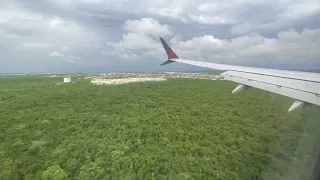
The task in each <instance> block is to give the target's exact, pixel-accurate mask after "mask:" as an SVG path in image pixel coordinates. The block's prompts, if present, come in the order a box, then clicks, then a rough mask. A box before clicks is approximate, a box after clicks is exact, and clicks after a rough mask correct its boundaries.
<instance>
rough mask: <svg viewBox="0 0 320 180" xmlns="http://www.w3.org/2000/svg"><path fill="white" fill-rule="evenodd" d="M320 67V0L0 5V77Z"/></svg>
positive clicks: (3, 1) (32, 0) (15, 1)
mask: <svg viewBox="0 0 320 180" xmlns="http://www.w3.org/2000/svg"><path fill="white" fill-rule="evenodd" d="M159 37H163V38H164V39H165V40H166V41H167V42H168V43H169V44H170V45H171V46H172V48H173V49H174V50H175V52H176V53H177V54H178V55H179V56H180V57H182V58H185V59H195V60H202V61H208V62H217V63H226V64H237V65H249V66H258V67H271V68H281V69H283V68H320V49H319V47H320V2H319V0H229V1H225V0H215V1H213V0H212V1H205V0H188V1H185V0H154V1H151V0H28V1H27V0H0V73H8V72H79V71H82V72H83V71H85V72H94V71H99V72H107V71H168V70H191V69H194V67H192V66H189V65H181V64H177V63H176V64H170V65H167V66H160V65H159V64H160V63H161V62H163V61H165V60H166V59H167V56H166V54H165V51H164V50H163V49H162V45H161V43H160V41H159Z"/></svg>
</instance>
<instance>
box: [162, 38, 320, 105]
mask: <svg viewBox="0 0 320 180" xmlns="http://www.w3.org/2000/svg"><path fill="white" fill-rule="evenodd" d="M160 40H161V43H162V45H163V47H164V49H165V51H166V53H167V55H168V60H167V61H165V62H164V63H162V64H161V65H166V64H170V63H173V62H180V63H184V64H189V65H194V66H200V67H206V68H211V69H217V70H223V71H225V72H223V73H222V74H221V75H222V76H223V78H224V79H225V80H230V81H234V82H237V83H239V85H238V86H237V87H236V88H235V89H234V90H233V91H232V94H235V93H238V92H241V91H243V90H245V89H248V88H249V87H255V88H258V89H262V90H266V91H269V92H273V93H276V94H280V95H283V96H287V97H291V98H293V99H295V102H294V103H293V104H292V106H291V107H290V108H289V111H294V110H296V109H298V108H300V107H303V106H304V105H306V104H315V105H320V74H318V73H311V72H299V71H286V70H276V69H266V68H255V67H246V66H235V65H227V64H218V63H209V62H202V61H194V60H187V59H182V58H180V57H179V56H178V55H177V54H176V53H175V52H174V51H173V50H172V49H171V48H170V47H169V45H168V44H167V43H166V42H165V41H164V40H163V39H162V38H160Z"/></svg>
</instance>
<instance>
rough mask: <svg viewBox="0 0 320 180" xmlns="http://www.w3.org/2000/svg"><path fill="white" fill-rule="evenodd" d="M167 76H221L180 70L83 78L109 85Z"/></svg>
mask: <svg viewBox="0 0 320 180" xmlns="http://www.w3.org/2000/svg"><path fill="white" fill-rule="evenodd" d="M169 78H187V79H209V80H221V79H223V77H221V76H219V75H214V74H204V73H180V72H164V73H99V74H91V75H89V76H87V77H85V79H92V80H91V83H92V84H94V85H102V84H106V85H111V84H125V83H133V82H146V81H165V80H167V79H169Z"/></svg>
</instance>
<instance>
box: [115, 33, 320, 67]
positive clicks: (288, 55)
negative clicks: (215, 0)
mask: <svg viewBox="0 0 320 180" xmlns="http://www.w3.org/2000/svg"><path fill="white" fill-rule="evenodd" d="M167 42H168V39H167ZM169 42H170V43H171V46H172V47H173V49H174V51H176V53H177V54H178V56H181V57H182V58H186V59H188V58H189V59H198V60H204V59H205V60H206V61H211V62H223V63H238V62H258V61H261V60H274V61H279V62H287V63H297V62H300V63H301V62H315V61H318V59H319V58H320V51H318V50H317V49H318V47H319V46H320V29H304V30H303V31H302V32H301V33H299V32H296V31H295V30H293V29H289V30H286V31H281V32H279V33H278V35H277V37H275V38H266V37H263V36H261V35H259V34H252V35H245V36H240V37H237V38H233V39H219V38H216V37H214V36H212V35H205V36H200V37H193V38H191V39H189V40H186V41H180V40H178V39H176V38H172V39H171V40H170V41H169ZM109 46H111V47H113V50H114V51H115V52H118V55H121V56H124V55H126V59H130V58H134V59H137V58H136V57H141V58H142V59H143V58H153V59H162V60H165V59H166V55H165V51H164V49H163V48H162V45H161V43H160V41H159V40H158V39H154V38H153V37H151V36H149V35H148V33H145V34H143V33H139V34H137V33H135V32H129V33H128V34H125V35H123V38H122V40H121V41H119V42H117V43H109ZM128 52H129V53H130V56H129V55H127V53H128Z"/></svg>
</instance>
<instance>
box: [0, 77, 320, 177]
mask: <svg viewBox="0 0 320 180" xmlns="http://www.w3.org/2000/svg"><path fill="white" fill-rule="evenodd" d="M59 81H61V78H49V77H41V76H25V77H20V76H18V77H16V76H15V77H9V78H2V79H0V98H1V99H0V102H1V103H0V114H1V119H0V123H1V129H0V130H1V131H0V179H10V180H14V179H30V180H31V179H32V180H33V179H79V180H84V179H207V178H209V179H267V178H268V179H269V178H270V179H280V177H281V178H283V177H288V178H289V177H290V175H292V172H297V171H296V169H299V170H300V173H301V168H302V167H303V168H305V169H308V170H311V169H312V161H311V162H310V159H309V160H308V159H307V160H306V159H305V158H303V156H305V155H306V153H308V154H309V155H311V156H310V157H311V159H312V157H314V153H315V152H314V149H315V148H316V144H317V143H319V139H318V137H319V136H318V131H317V130H314V129H312V128H314V127H316V126H319V125H320V124H319V123H318V122H317V121H312V122H311V124H310V123H309V126H308V127H309V128H311V131H310V132H311V133H309V134H307V135H306V134H305V133H303V132H304V131H306V130H305V129H306V124H307V122H308V121H307V120H308V119H310V118H311V119H312V116H306V112H307V111H308V112H313V113H318V112H319V111H318V109H316V108H306V109H304V110H303V111H298V112H294V113H288V112H287V110H288V108H289V106H290V105H291V103H292V102H293V100H292V99H290V98H286V97H284V96H280V95H276V94H272V93H268V92H265V91H262V90H258V89H249V90H247V91H246V92H241V93H240V94H236V95H231V91H232V89H233V88H234V87H235V86H236V84H235V83H233V82H228V81H210V80H193V79H169V80H168V81H165V82H147V83H133V84H123V85H117V86H94V85H91V84H90V83H89V80H83V79H77V78H74V81H76V83H70V84H63V85H56V84H55V83H56V82H59ZM318 115H319V113H318ZM315 117H316V115H315ZM313 119H315V118H313ZM308 127H307V128H308ZM312 130H313V131H312ZM312 133H313V134H312ZM304 136H308V137H309V141H308V142H307V143H306V142H304V143H305V144H303V146H304V148H303V151H302V150H300V149H301V148H300V149H299V147H300V146H301V143H302V142H301V141H299V140H301V139H302V138H303V137H304ZM301 162H303V163H304V164H302V165H301ZM295 163H296V164H299V166H295ZM301 166H302V167H301ZM303 168H302V169H303ZM306 173H307V172H306ZM306 173H305V174H304V173H303V171H302V173H301V174H299V175H300V176H303V177H305V175H306ZM308 173H309V172H308ZM294 175H295V177H296V176H297V175H296V174H294Z"/></svg>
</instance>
